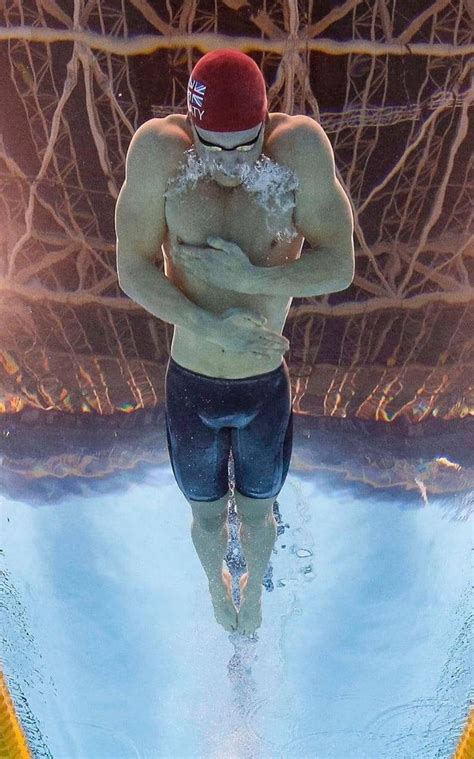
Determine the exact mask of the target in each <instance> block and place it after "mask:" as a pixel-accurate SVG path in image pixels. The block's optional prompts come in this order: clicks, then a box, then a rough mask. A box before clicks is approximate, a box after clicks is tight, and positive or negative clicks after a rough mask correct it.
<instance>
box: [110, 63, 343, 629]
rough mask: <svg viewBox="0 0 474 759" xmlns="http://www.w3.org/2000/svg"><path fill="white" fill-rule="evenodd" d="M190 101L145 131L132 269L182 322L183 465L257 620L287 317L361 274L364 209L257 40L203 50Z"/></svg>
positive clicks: (222, 587)
mask: <svg viewBox="0 0 474 759" xmlns="http://www.w3.org/2000/svg"><path fill="white" fill-rule="evenodd" d="M187 106H188V110H187V114H186V115H181V114H173V115H169V116H166V117H165V118H153V119H150V120H149V121H146V122H145V123H144V124H142V125H141V126H140V128H139V129H138V130H137V132H136V133H135V135H134V136H133V139H132V141H131V144H130V147H129V150H128V153H127V160H126V177H125V182H124V184H123V187H122V189H121V191H120V195H119V198H118V201H117V207H116V232H117V270H118V278H119V284H120V287H121V288H122V290H123V291H124V292H125V293H126V294H127V295H128V296H129V297H130V298H132V299H133V300H134V301H136V302H137V303H139V304H140V305H141V306H142V307H143V308H145V309H146V310H147V311H149V312H150V313H151V314H153V315H154V316H156V317H158V318H159V319H162V320H163V321H165V322H168V323H169V324H173V325H174V334H173V340H172V345H171V356H170V358H169V362H168V366H167V370H166V379H165V412H166V413H165V419H166V434H167V441H168V451H169V455H170V461H171V466H172V469H173V473H174V476H175V478H176V482H177V484H178V486H179V488H180V489H181V491H182V492H183V494H184V496H185V497H186V499H187V501H188V502H189V504H190V506H191V509H192V513H193V522H192V527H191V534H192V539H193V543H194V546H195V548H196V551H197V553H198V556H199V559H200V561H201V563H202V566H203V569H204V571H205V572H206V575H207V579H208V583H209V590H210V593H211V598H212V602H213V605H214V613H215V617H216V620H217V621H218V622H219V624H221V625H222V626H223V627H224V628H225V629H226V630H229V631H231V630H238V631H240V632H242V633H243V634H251V633H253V632H255V630H256V629H257V628H258V627H259V626H260V624H261V619H262V615H261V593H262V579H263V577H264V574H265V571H266V569H267V566H268V562H269V559H270V556H271V552H272V548H273V545H274V543H275V539H276V523H275V519H274V516H273V503H274V501H275V498H276V497H277V495H278V494H279V492H280V490H281V488H282V487H283V484H284V482H285V478H286V475H287V472H288V467H289V463H290V458H291V450H292V435H293V424H292V423H293V412H292V403H291V389H290V379H289V374H288V367H287V365H286V362H285V358H284V354H285V353H286V352H287V351H288V349H289V341H288V339H287V338H286V337H284V336H283V334H282V333H283V328H284V325H285V321H286V317H287V315H288V311H289V308H290V305H291V302H292V299H293V298H294V297H297V298H304V297H311V296H317V295H323V294H325V293H332V292H337V291H340V290H344V289H346V288H347V287H349V285H350V284H351V282H352V279H353V276H354V246H353V218H352V212H351V206H350V203H349V200H348V198H347V196H346V194H345V192H344V190H343V188H342V186H341V184H340V183H339V182H338V180H337V178H336V176H335V166H334V156H333V151H332V148H331V145H330V142H329V139H328V138H327V136H326V134H325V132H324V130H323V129H322V128H321V126H320V125H319V124H318V123H317V122H315V121H314V120H313V119H311V118H309V117H307V116H304V115H300V116H289V115H287V114H285V113H269V112H268V104H267V94H266V85H265V80H264V77H263V75H262V73H261V71H260V69H259V67H258V66H257V64H256V63H255V62H254V61H253V59H252V58H251V57H250V56H247V55H244V54H243V53H240V52H237V51H235V50H228V49H219V50H216V51H214V52H211V53H207V54H206V55H204V56H203V57H201V58H200V59H199V60H198V62H197V63H196V65H195V67H194V69H193V71H192V73H191V76H190V78H189V83H188V89H187ZM305 239H306V240H307V242H308V244H309V246H310V248H309V249H308V250H305V252H304V253H303V255H302V246H303V242H304V240H305ZM161 255H162V256H163V272H161V271H160V269H159V268H158V267H157V265H156V263H157V259H159V257H160V256H161ZM231 450H232V454H233V459H234V466H235V499H236V507H237V512H238V515H239V519H240V520H241V528H240V540H241V545H242V549H243V552H244V556H245V560H246V564H247V572H246V574H245V575H244V576H243V577H242V578H241V582H240V586H241V595H240V607H239V610H238V612H237V610H236V608H235V606H234V604H233V602H232V595H231V578H230V574H229V572H228V571H227V570H224V569H223V557H224V554H225V551H226V547H227V539H228V526H227V521H226V520H227V506H228V500H229V496H230V490H229V481H228V459H229V455H230V451H231Z"/></svg>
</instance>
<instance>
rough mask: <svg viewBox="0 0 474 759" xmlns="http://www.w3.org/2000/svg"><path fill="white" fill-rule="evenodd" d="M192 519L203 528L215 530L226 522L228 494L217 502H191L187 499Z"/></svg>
mask: <svg viewBox="0 0 474 759" xmlns="http://www.w3.org/2000/svg"><path fill="white" fill-rule="evenodd" d="M188 503H189V505H190V506H191V509H192V512H193V517H194V519H195V520H196V522H199V524H201V525H202V526H203V527H204V528H206V527H207V528H209V529H210V530H212V529H215V528H216V527H218V526H219V525H220V524H222V523H223V522H225V521H226V519H227V511H228V506H227V503H228V494H227V495H225V496H224V497H223V498H219V500H217V501H193V500H191V499H189V498H188Z"/></svg>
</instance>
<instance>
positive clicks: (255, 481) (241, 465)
mask: <svg viewBox="0 0 474 759" xmlns="http://www.w3.org/2000/svg"><path fill="white" fill-rule="evenodd" d="M255 392H256V393H258V394H259V397H260V398H263V399H264V402H263V403H261V405H260V406H259V409H258V413H257V414H256V415H255V417H254V418H253V419H252V421H251V422H250V423H249V424H247V425H246V426H245V427H243V428H241V429H233V430H232V453H233V457H234V468H235V487H236V490H238V491H239V492H240V493H242V495H245V496H248V497H249V498H262V499H263V498H272V497H276V496H277V495H278V493H279V492H280V490H281V488H282V487H283V484H284V482H285V479H286V476H287V473H288V468H289V463H290V458H291V452H292V443H293V411H292V402H291V385H290V378H289V374H288V368H287V366H286V364H284V365H283V366H282V369H281V372H280V374H279V375H277V376H274V377H272V378H271V381H270V380H269V381H267V382H266V383H262V386H261V387H260V388H258V389H257V388H255Z"/></svg>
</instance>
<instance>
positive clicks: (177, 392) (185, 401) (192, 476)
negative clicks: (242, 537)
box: [165, 366, 231, 501]
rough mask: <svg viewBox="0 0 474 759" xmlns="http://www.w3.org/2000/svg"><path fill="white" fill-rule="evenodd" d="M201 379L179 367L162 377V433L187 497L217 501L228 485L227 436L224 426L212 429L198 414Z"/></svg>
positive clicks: (182, 489) (228, 444)
mask: <svg viewBox="0 0 474 759" xmlns="http://www.w3.org/2000/svg"><path fill="white" fill-rule="evenodd" d="M202 389H203V388H202V383H201V382H200V380H199V378H194V377H191V378H190V377H188V376H187V375H185V374H184V373H181V372H179V371H173V370H170V367H169V366H168V371H167V374H166V380H165V392H166V402H165V420H166V437H167V443H168V452H169V456H170V461H171V466H172V469H173V474H174V476H175V479H176V482H177V484H178V486H179V488H180V490H181V491H182V492H183V494H184V495H185V496H186V498H187V499H188V500H193V501H217V500H218V499H219V498H222V497H223V496H224V495H225V494H226V493H227V491H228V489H229V481H228V461H229V454H230V445H231V437H230V430H229V429H228V428H222V429H215V428H211V427H209V426H208V425H206V424H205V423H204V421H203V420H202V418H201V415H200V413H199V412H200V405H201V403H202V398H203V397H206V394H204V393H203V392H202Z"/></svg>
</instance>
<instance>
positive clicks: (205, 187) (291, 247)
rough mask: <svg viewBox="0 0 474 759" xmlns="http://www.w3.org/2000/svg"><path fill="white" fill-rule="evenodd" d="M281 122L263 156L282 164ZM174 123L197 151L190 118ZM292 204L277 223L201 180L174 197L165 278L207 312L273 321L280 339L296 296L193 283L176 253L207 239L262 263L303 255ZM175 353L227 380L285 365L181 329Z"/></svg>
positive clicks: (242, 196) (246, 197) (249, 201)
mask: <svg viewBox="0 0 474 759" xmlns="http://www.w3.org/2000/svg"><path fill="white" fill-rule="evenodd" d="M282 118H283V119H284V118H288V117H285V115H284V114H270V123H269V124H268V126H267V131H266V135H268V136H266V140H265V144H264V146H263V153H264V155H266V156H268V158H270V159H272V160H273V161H276V162H277V163H278V162H280V164H281V158H282V156H281V151H280V153H279V152H278V150H273V151H272V131H273V129H274V127H275V125H276V124H278V120H279V119H282ZM173 120H177V123H178V124H180V125H182V128H183V130H184V132H186V134H188V136H189V140H190V142H189V147H191V144H192V138H191V133H190V131H189V128H188V126H187V124H186V121H185V118H184V116H178V115H177V116H174V117H173ZM277 157H278V160H277ZM287 165H289V164H287ZM176 171H178V167H176ZM292 194H293V193H292ZM288 201H289V202H288V203H287V206H288V210H286V211H285V212H284V213H282V214H280V215H279V218H278V223H276V220H275V217H274V216H273V217H271V216H270V215H269V213H268V212H267V210H265V209H264V208H263V207H262V206H261V205H259V204H258V203H257V202H256V200H255V197H253V196H252V195H251V194H249V193H248V192H247V191H246V190H245V189H244V188H243V187H241V186H239V187H234V188H227V187H222V186H220V185H218V184H217V183H216V182H214V181H213V180H211V179H210V178H209V177H204V178H201V179H200V180H198V182H197V184H196V186H195V187H194V188H188V189H186V191H185V192H182V193H180V194H178V195H175V196H173V195H172V196H170V197H167V198H166V201H165V217H166V223H167V233H166V237H165V239H164V241H163V253H164V267H165V274H166V276H167V277H168V279H170V280H171V281H172V282H173V283H174V284H175V285H176V286H177V287H178V288H179V289H180V290H181V291H182V292H183V293H184V294H185V295H186V297H187V298H188V299H189V300H191V301H192V302H193V303H195V304H196V305H198V306H200V307H202V308H204V309H205V310H207V311H209V312H212V313H215V314H221V313H222V312H223V311H225V310H226V309H228V308H232V307H236V306H237V307H242V308H245V309H247V310H250V311H252V310H254V311H256V312H258V313H260V314H263V315H264V316H266V317H267V319H268V322H267V324H266V327H268V328H269V329H271V330H272V331H275V332H278V333H279V334H281V333H282V331H283V327H284V325H285V321H286V317H287V315H288V311H289V309H290V305H291V301H292V299H291V298H290V299H288V298H287V297H280V296H270V295H248V294H245V293H240V292H236V291H232V290H227V289H226V290H224V289H219V288H216V287H215V286H214V285H207V284H206V283H205V282H203V281H200V280H196V279H194V280H192V279H191V278H188V277H186V275H185V274H184V272H182V271H179V270H178V268H177V267H176V265H175V264H174V263H173V259H172V254H171V251H172V246H173V243H174V242H175V241H179V242H184V243H188V244H190V245H203V246H206V245H207V242H206V241H207V238H208V237H209V236H212V235H214V236H217V237H221V238H223V239H225V240H229V241H232V242H235V243H237V245H239V246H240V247H241V248H242V250H243V251H245V253H246V254H247V255H248V257H249V259H250V261H251V263H252V264H254V265H255V266H279V265H283V264H287V263H289V262H290V261H293V260H295V259H297V258H299V256H300V254H301V248H302V244H303V237H302V235H301V234H299V233H298V232H297V230H296V229H295V228H294V226H293V210H294V197H293V198H288ZM288 230H293V235H291V234H288ZM171 355H172V357H173V358H174V360H175V361H177V362H178V363H179V364H181V365H182V366H184V367H186V368H188V369H191V370H192V371H195V372H199V373H201V374H205V375H208V376H211V377H224V378H228V379H238V378H242V377H248V376H253V375H257V374H263V373H265V372H268V371H271V370H272V369H275V368H276V367H278V366H279V364H280V363H281V362H282V360H283V358H281V359H280V360H276V361H275V358H265V357H258V356H256V355H255V354H251V355H250V354H249V355H246V354H243V353H233V352H231V351H227V350H224V349H223V348H222V347H221V346H219V345H217V344H215V343H213V342H210V341H209V340H206V338H205V335H203V336H202V337H201V336H199V335H196V334H195V333H194V332H190V331H188V330H186V329H184V328H183V327H178V326H175V329H174V335H173V341H172V346H171Z"/></svg>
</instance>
